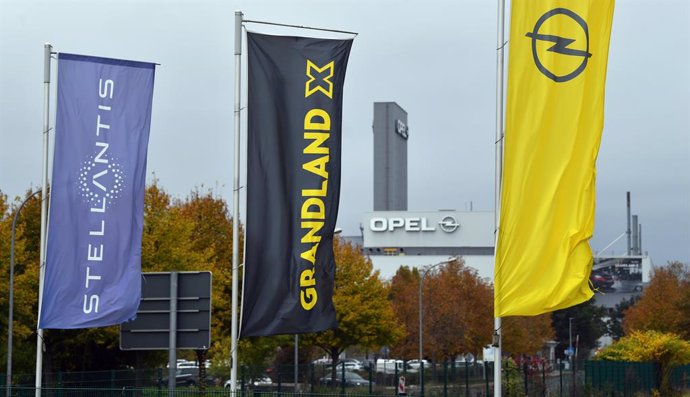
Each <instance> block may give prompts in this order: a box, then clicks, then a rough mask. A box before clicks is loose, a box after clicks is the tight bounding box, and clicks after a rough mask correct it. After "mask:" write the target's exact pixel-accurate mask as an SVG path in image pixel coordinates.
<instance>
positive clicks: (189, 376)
mask: <svg viewBox="0 0 690 397" xmlns="http://www.w3.org/2000/svg"><path fill="white" fill-rule="evenodd" d="M158 383H159V386H162V387H167V386H168V378H167V377H166V378H163V379H160V380H159V381H158ZM198 383H199V368H195V367H184V368H178V369H177V371H176V372H175V386H189V387H193V386H196V385H197V384H198Z"/></svg>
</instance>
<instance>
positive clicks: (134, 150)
mask: <svg viewBox="0 0 690 397" xmlns="http://www.w3.org/2000/svg"><path fill="white" fill-rule="evenodd" d="M58 62H59V68H58V90H57V91H58V99H57V116H56V126H55V156H54V160H53V180H52V188H51V192H50V193H51V195H50V196H51V197H50V214H49V220H48V247H47V252H46V269H45V281H44V287H43V304H42V307H41V308H40V313H39V328H60V329H66V328H91V327H103V326H108V325H114V324H120V323H123V322H125V321H127V320H129V319H132V318H134V317H135V316H136V311H137V308H138V307H139V299H140V296H141V235H142V228H143V218H144V189H145V180H146V150H147V147H148V139H149V128H150V125H151V103H152V100H153V77H154V71H155V65H154V64H152V63H142V62H132V61H122V60H116V59H107V58H96V57H89V56H82V55H72V54H59V57H58Z"/></svg>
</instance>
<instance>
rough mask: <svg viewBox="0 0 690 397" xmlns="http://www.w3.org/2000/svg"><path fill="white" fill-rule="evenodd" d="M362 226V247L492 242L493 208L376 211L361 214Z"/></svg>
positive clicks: (458, 244)
mask: <svg viewBox="0 0 690 397" xmlns="http://www.w3.org/2000/svg"><path fill="white" fill-rule="evenodd" d="M364 225H366V226H364ZM362 226H363V229H364V230H363V238H364V248H368V247H385V248H390V247H399V248H403V249H404V248H411V247H418V248H423V247H429V248H431V247H491V248H492V247H493V245H494V233H493V212H460V211H427V212H411V211H379V212H370V213H367V214H365V219H364V222H362Z"/></svg>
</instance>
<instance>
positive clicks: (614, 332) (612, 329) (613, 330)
mask: <svg viewBox="0 0 690 397" xmlns="http://www.w3.org/2000/svg"><path fill="white" fill-rule="evenodd" d="M639 300H640V297H639V295H633V296H631V297H630V298H629V299H623V300H622V301H620V302H619V303H617V304H616V306H615V308H614V309H613V310H612V311H611V317H610V318H609V320H608V322H607V323H606V328H607V331H608V334H609V335H610V336H611V337H612V338H613V339H614V340H618V339H620V338H622V337H623V335H625V332H624V331H623V319H624V318H625V312H626V311H627V310H628V309H630V308H631V307H632V306H633V305H634V304H635V303H637V301H639Z"/></svg>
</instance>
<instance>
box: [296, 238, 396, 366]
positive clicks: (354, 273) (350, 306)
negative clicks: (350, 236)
mask: <svg viewBox="0 0 690 397" xmlns="http://www.w3.org/2000/svg"><path fill="white" fill-rule="evenodd" d="M333 250H334V253H335V260H336V271H335V290H334V293H333V303H334V305H335V309H336V317H337V319H338V328H337V329H335V330H328V331H324V332H320V333H316V334H308V335H305V344H312V345H315V346H318V347H320V348H321V349H323V350H324V351H325V352H326V353H327V354H328V355H329V356H330V357H331V359H332V360H333V362H336V361H337V359H338V356H339V355H340V353H342V352H343V351H344V350H345V349H347V348H348V347H350V346H355V345H359V346H361V347H365V348H369V349H378V348H380V347H382V346H387V345H391V344H392V343H394V342H395V341H396V339H397V338H399V337H400V335H402V332H403V331H402V329H401V327H400V326H399V325H398V322H397V321H396V319H395V316H394V314H393V309H392V308H391V305H390V302H389V301H388V288H387V286H386V285H385V284H384V283H383V282H382V281H381V280H380V279H379V272H378V271H373V266H372V264H371V261H370V260H369V259H368V258H366V257H364V256H363V255H362V253H361V251H360V247H358V246H355V245H352V244H350V243H348V242H346V241H344V240H342V239H341V238H339V237H337V236H336V237H335V238H334V241H333ZM335 370H336V368H335V366H333V377H334V379H335Z"/></svg>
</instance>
